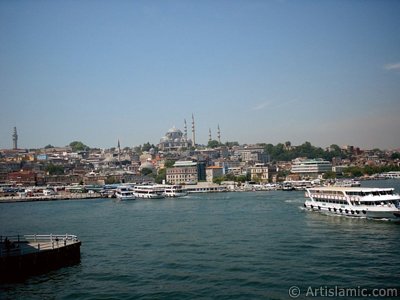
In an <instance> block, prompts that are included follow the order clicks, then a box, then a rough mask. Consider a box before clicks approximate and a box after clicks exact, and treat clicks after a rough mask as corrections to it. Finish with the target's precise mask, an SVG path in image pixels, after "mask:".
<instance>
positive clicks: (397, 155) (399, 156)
mask: <svg viewBox="0 0 400 300" xmlns="http://www.w3.org/2000/svg"><path fill="white" fill-rule="evenodd" d="M390 158H391V159H400V152H394V153H392V155H391V156H390Z"/></svg>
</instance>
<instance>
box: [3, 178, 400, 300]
mask: <svg viewBox="0 0 400 300" xmlns="http://www.w3.org/2000/svg"><path fill="white" fill-rule="evenodd" d="M363 185H365V186H391V187H396V189H397V191H399V190H400V181H396V180H386V181H379V182H378V181H372V182H365V183H363ZM303 195H304V193H303V192H283V191H270V192H257V193H220V194H204V195H191V196H189V197H187V198H180V199H165V200H135V201H131V202H115V201H113V200H110V199H98V200H83V201H55V202H32V203H10V204H1V205H0V234H3V235H6V234H8V235H14V234H28V233H29V234H32V233H38V234H39V233H42V234H44V233H46V234H47V233H70V234H76V235H78V237H79V238H80V240H81V241H82V247H81V254H82V259H81V263H80V264H78V265H75V266H72V267H66V268H62V269H60V270H56V271H52V272H50V273H47V274H44V275H40V276H34V277H31V278H30V279H28V280H26V281H25V282H23V283H13V284H0V299H289V295H288V289H289V287H291V286H298V287H299V288H300V289H301V290H302V293H303V295H302V296H300V298H302V297H303V296H304V294H305V291H306V290H307V289H308V287H309V286H311V287H313V288H318V287H319V286H327V285H328V286H333V285H339V286H341V287H357V286H361V287H367V288H370V287H379V288H384V287H399V285H400V283H399V278H400V247H399V246H400V242H399V241H400V226H399V225H397V224H393V223H389V222H382V221H370V220H363V219H352V218H345V217H337V216H325V215H321V214H318V213H316V212H307V211H304V210H303V209H302V208H301V207H302V204H303V201H304V196H303ZM364 299H366V298H364Z"/></svg>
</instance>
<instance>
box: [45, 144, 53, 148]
mask: <svg viewBox="0 0 400 300" xmlns="http://www.w3.org/2000/svg"><path fill="white" fill-rule="evenodd" d="M50 148H54V146H53V145H50V144H48V145H47V146H45V147H44V149H50Z"/></svg>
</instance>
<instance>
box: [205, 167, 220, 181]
mask: <svg viewBox="0 0 400 300" xmlns="http://www.w3.org/2000/svg"><path fill="white" fill-rule="evenodd" d="M223 175H224V169H223V168H222V167H218V166H211V167H207V168H206V181H207V182H213V180H214V179H215V178H218V177H222V176H223Z"/></svg>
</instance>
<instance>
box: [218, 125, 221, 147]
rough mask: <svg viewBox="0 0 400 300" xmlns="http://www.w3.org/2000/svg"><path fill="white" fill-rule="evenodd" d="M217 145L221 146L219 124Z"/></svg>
mask: <svg viewBox="0 0 400 300" xmlns="http://www.w3.org/2000/svg"><path fill="white" fill-rule="evenodd" d="M218 143H219V144H221V130H220V129H219V124H218Z"/></svg>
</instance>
